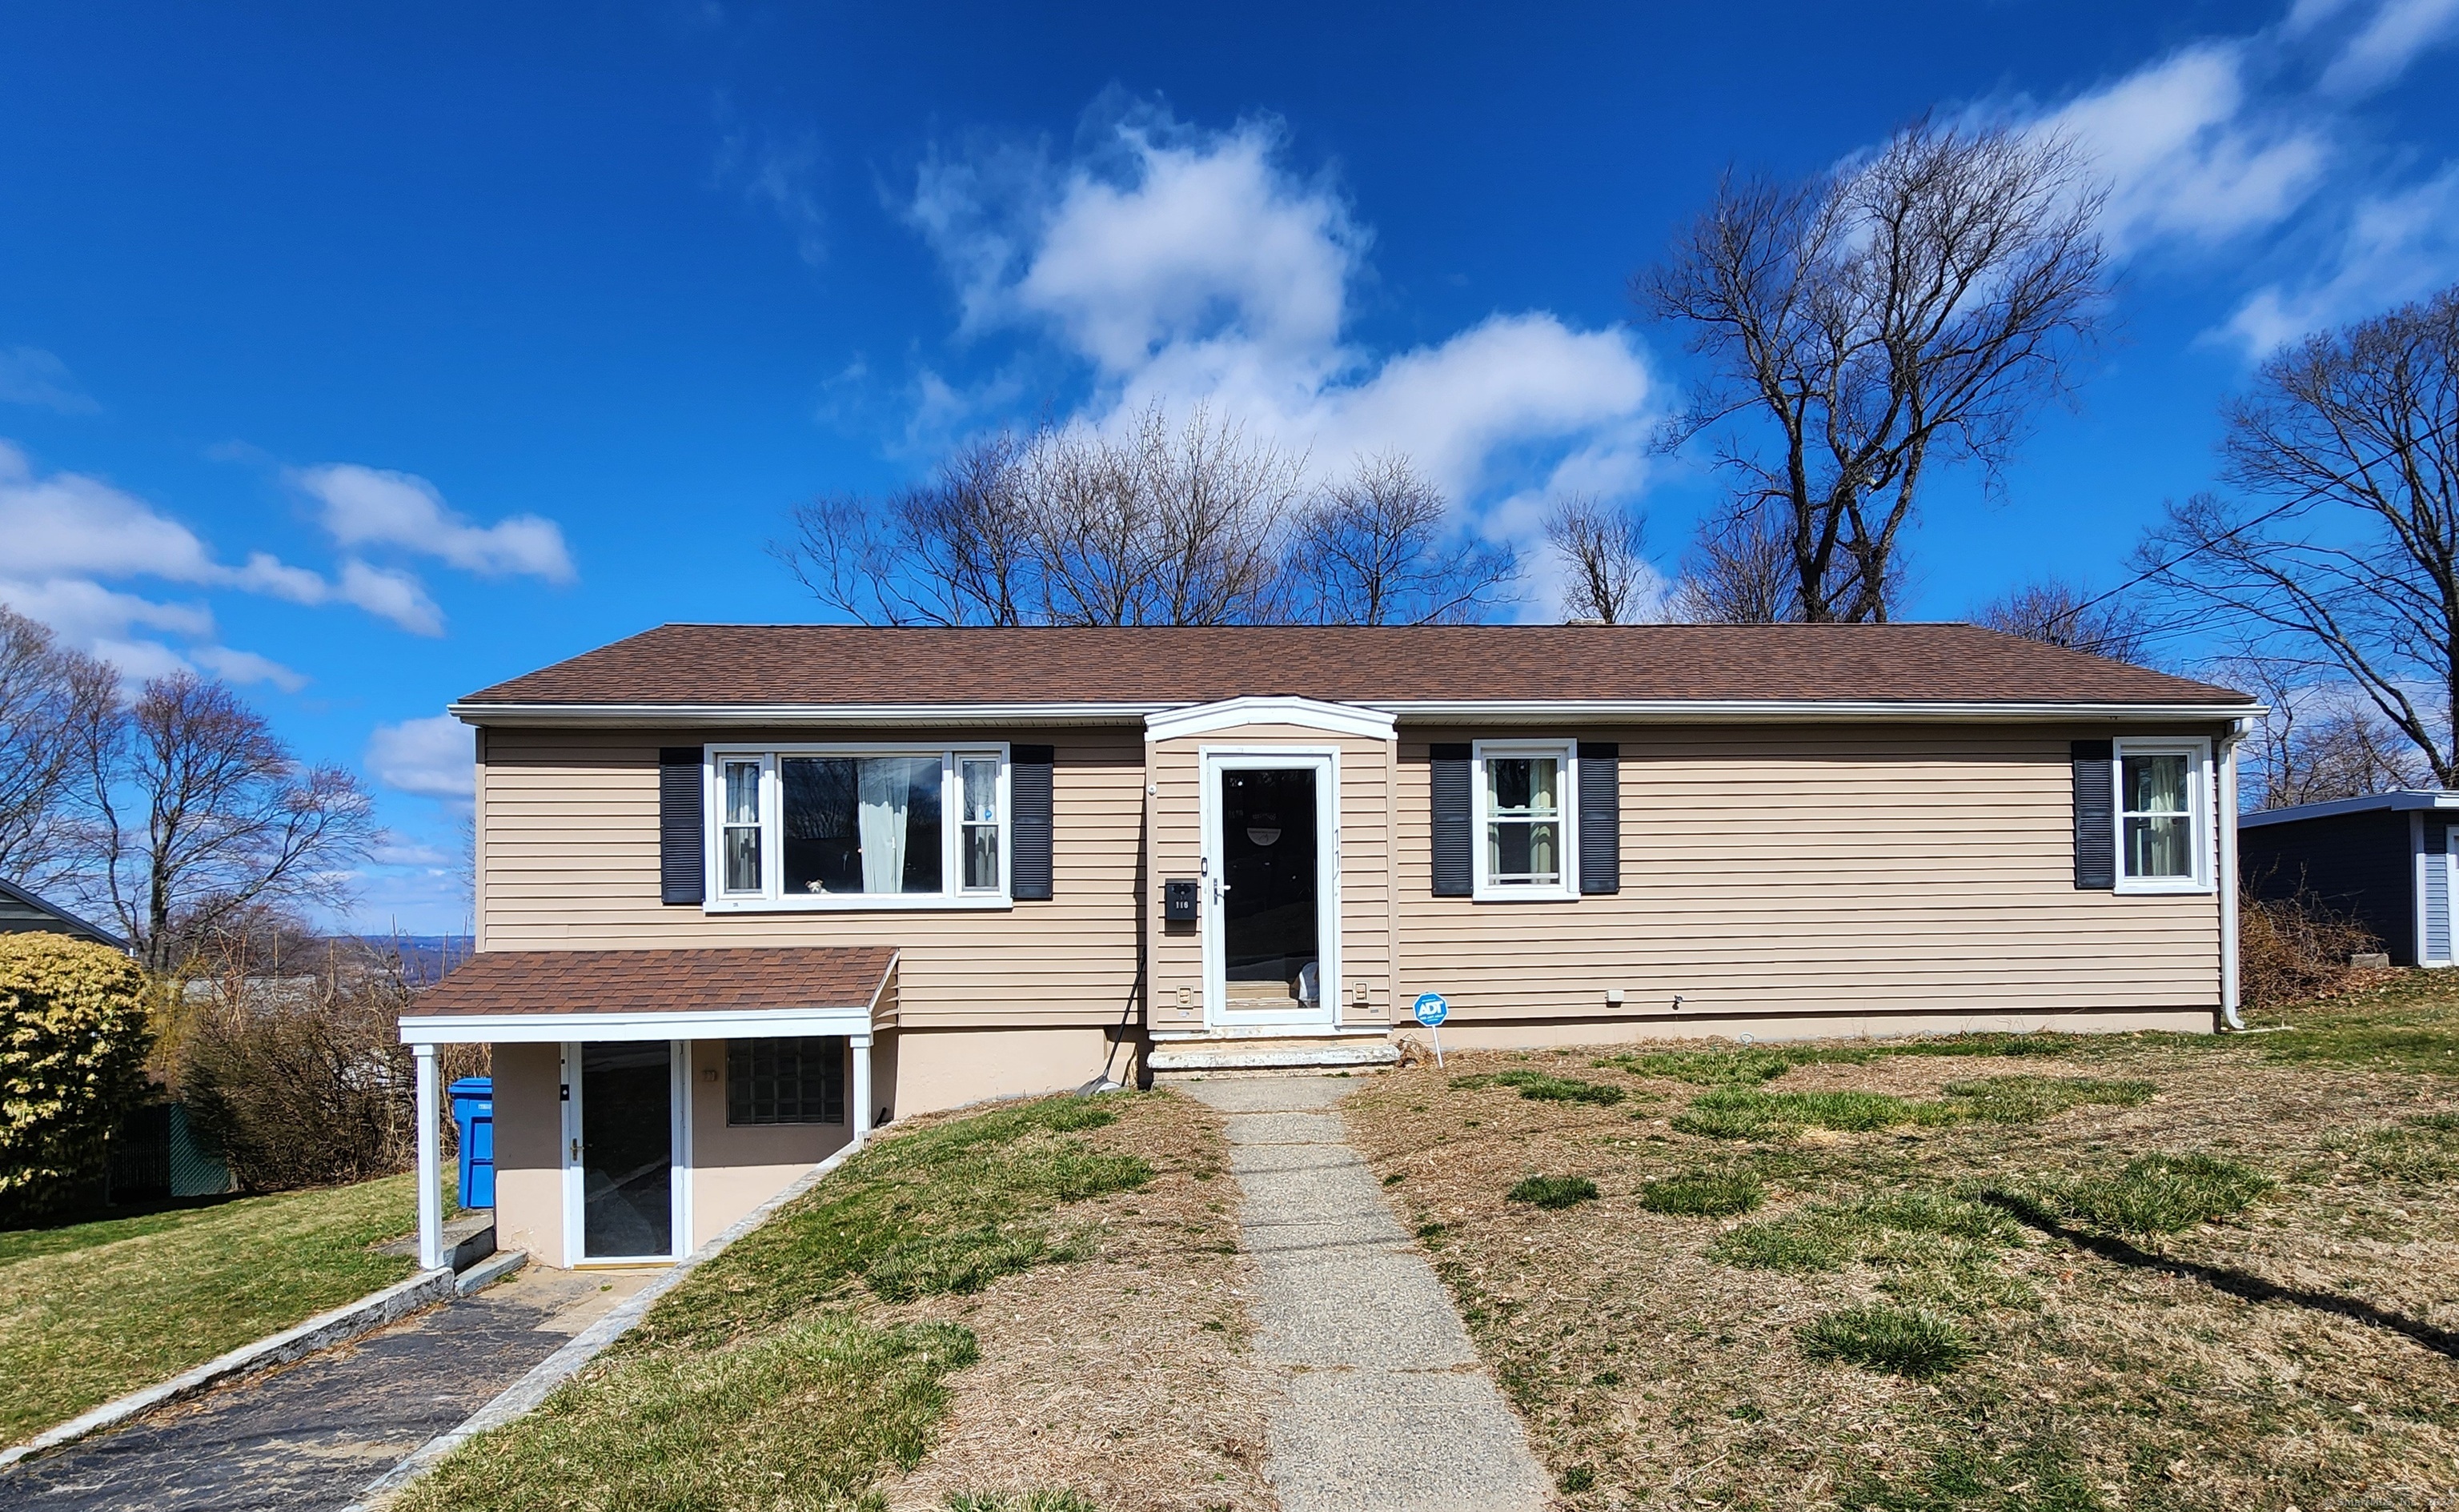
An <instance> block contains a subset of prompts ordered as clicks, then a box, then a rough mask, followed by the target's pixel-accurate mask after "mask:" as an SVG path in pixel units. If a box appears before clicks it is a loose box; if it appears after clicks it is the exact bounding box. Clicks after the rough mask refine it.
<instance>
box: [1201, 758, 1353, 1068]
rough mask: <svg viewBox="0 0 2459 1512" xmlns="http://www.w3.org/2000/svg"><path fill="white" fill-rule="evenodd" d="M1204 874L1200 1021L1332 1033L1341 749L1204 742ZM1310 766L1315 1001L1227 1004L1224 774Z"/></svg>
mask: <svg viewBox="0 0 2459 1512" xmlns="http://www.w3.org/2000/svg"><path fill="white" fill-rule="evenodd" d="M1198 754H1199V755H1200V756H1201V758H1202V763H1203V766H1202V770H1203V782H1202V784H1201V787H1202V798H1201V804H1200V808H1201V812H1202V820H1203V824H1202V831H1203V835H1202V844H1203V848H1204V850H1203V858H1202V869H1203V870H1202V875H1203V881H1202V883H1201V884H1200V885H1201V886H1202V888H1203V890H1204V892H1203V903H1202V905H1201V907H1202V917H1203V921H1204V925H1203V935H1204V1021H1205V1025H1206V1027H1208V1028H1210V1029H1214V1030H1235V1029H1241V1028H1249V1027H1269V1028H1273V1029H1279V1030H1284V1031H1288V1032H1294V1033H1300V1034H1303V1033H1308V1032H1310V1031H1312V1032H1315V1033H1330V1032H1331V1031H1332V1030H1333V1029H1334V1028H1335V1027H1336V1026H1337V1025H1338V1023H1339V1020H1340V749H1339V747H1337V746H1205V747H1203V748H1202V749H1201V750H1200V751H1199V753H1198ZM1283 769H1307V770H1312V771H1314V807H1315V831H1314V832H1315V911H1316V912H1315V1001H1314V1006H1312V1007H1310V1006H1308V1005H1306V1004H1304V1003H1298V1002H1293V1003H1292V1004H1291V1005H1290V1006H1289V1007H1287V1008H1266V1009H1239V1010H1234V1011H1233V1010H1232V1009H1231V1008H1230V1007H1229V984H1228V981H1227V979H1226V974H1225V972H1224V969H1223V968H1224V966H1225V964H1226V958H1225V952H1224V945H1223V941H1222V935H1221V930H1222V922H1223V920H1222V912H1221V902H1222V888H1223V883H1222V876H1221V857H1222V854H1223V850H1222V840H1221V817H1222V815H1221V774H1222V773H1223V772H1225V771H1272V770H1283Z"/></svg>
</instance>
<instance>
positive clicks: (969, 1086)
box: [872, 1027, 1137, 1118]
mask: <svg viewBox="0 0 2459 1512" xmlns="http://www.w3.org/2000/svg"><path fill="white" fill-rule="evenodd" d="M1130 1033H1132V1030H1131V1031H1130ZM882 1039H883V1040H884V1041H885V1043H884V1044H883V1045H882V1047H881V1049H880V1052H879V1054H878V1055H877V1057H876V1059H874V1060H873V1061H872V1068H873V1072H874V1074H875V1075H879V1076H880V1077H881V1078H882V1081H881V1086H882V1087H883V1088H886V1087H889V1086H893V1088H894V1098H893V1111H894V1113H895V1116H896V1117H898V1118H911V1117H913V1116H914V1115H915V1114H919V1113H936V1112H939V1111H941V1110H942V1109H946V1108H952V1107H962V1106H964V1105H965V1104H967V1103H984V1102H988V1101H990V1100H992V1099H994V1098H1012V1097H1031V1096H1035V1095H1038V1094H1040V1093H1044V1092H1061V1091H1065V1090H1067V1089H1069V1088H1072V1087H1080V1086H1082V1085H1083V1084H1084V1083H1085V1082H1090V1081H1092V1080H1093V1079H1094V1078H1095V1077H1097V1076H1100V1075H1101V1074H1102V1068H1103V1063H1104V1061H1107V1063H1108V1065H1109V1068H1110V1075H1111V1076H1112V1077H1113V1078H1115V1079H1116V1080H1118V1081H1119V1082H1124V1083H1125V1084H1127V1085H1129V1086H1132V1085H1134V1084H1135V1082H1136V1074H1137V1065H1136V1055H1137V1052H1136V1046H1135V1045H1134V1043H1133V1042H1132V1041H1130V1042H1129V1043H1125V1044H1122V1045H1120V1046H1118V1049H1117V1053H1116V1055H1115V1056H1113V1055H1112V1053H1111V1041H1110V1037H1109V1036H1108V1035H1107V1034H1105V1033H1103V1031H1102V1030H1100V1029H1094V1028H1055V1027H1020V1028H1015V1029H910V1028H909V1029H899V1030H897V1031H896V1032H895V1033H894V1034H893V1035H888V1036H883V1037H882ZM892 1076H893V1081H892V1080H889V1079H890V1078H891V1077H892ZM875 1096H876V1098H877V1100H878V1101H879V1102H882V1103H888V1102H890V1094H889V1093H888V1092H887V1091H886V1090H882V1091H879V1092H878V1093H876V1094H875Z"/></svg>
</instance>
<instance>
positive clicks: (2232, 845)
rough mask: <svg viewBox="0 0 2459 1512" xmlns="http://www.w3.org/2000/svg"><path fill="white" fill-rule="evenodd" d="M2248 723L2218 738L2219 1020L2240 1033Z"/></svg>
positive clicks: (2236, 724)
mask: <svg viewBox="0 0 2459 1512" xmlns="http://www.w3.org/2000/svg"><path fill="white" fill-rule="evenodd" d="M2252 725H2253V722H2252V721H2251V720H2242V719H2240V720H2232V721H2231V722H2230V723H2229V732H2228V733H2227V734H2226V735H2223V736H2221V737H2220V803H2219V810H2220V813H2219V827H2220V874H2219V884H2220V885H2219V899H2220V1020H2221V1021H2222V1022H2223V1023H2225V1024H2227V1025H2228V1026H2229V1027H2230V1028H2231V1029H2243V1028H2244V1027H2245V1019H2242V1018H2241V1017H2239V1016H2238V905H2237V747H2238V743H2239V742H2241V741H2243V740H2244V739H2245V737H2246V733H2247V731H2248V730H2249V729H2250V728H2251V727H2252Z"/></svg>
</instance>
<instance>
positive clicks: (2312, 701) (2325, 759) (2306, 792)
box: [2210, 655, 2426, 809]
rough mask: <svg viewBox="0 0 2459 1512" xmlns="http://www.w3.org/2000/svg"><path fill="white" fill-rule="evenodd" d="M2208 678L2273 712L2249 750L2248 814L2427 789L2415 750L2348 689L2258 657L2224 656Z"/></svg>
mask: <svg viewBox="0 0 2459 1512" xmlns="http://www.w3.org/2000/svg"><path fill="white" fill-rule="evenodd" d="M2210 675H2211V676H2212V677H2214V678H2215V679H2217V680H2219V681H2222V682H2226V683H2234V684H2238V685H2240V686H2243V687H2246V688H2249V689H2251V690H2252V691H2253V692H2254V693H2255V695H2256V696H2257V697H2259V699H2261V700H2262V702H2263V704H2265V705H2266V706H2267V707H2268V708H2269V710H2270V712H2268V713H2267V714H2265V715H2264V716H2263V717H2262V719H2261V720H2260V721H2259V723H2258V724H2257V725H2256V726H2255V729H2254V740H2253V741H2252V743H2251V744H2250V745H2249V746H2248V747H2247V758H2248V759H2247V766H2248V767H2249V768H2250V771H2249V775H2250V776H2251V777H2252V778H2253V779H2254V782H2253V788H2254V791H2253V792H2252V793H2251V794H2250V795H2249V797H2248V800H2247V804H2248V807H2249V808H2253V809H2285V808H2287V807H2289V806H2290V805H2292V804H2307V803H2323V802H2327V801H2329V800H2331V799H2334V798H2362V797H2364V796H2366V795H2367V794H2369V793H2379V792H2392V791H2396V790H2397V789H2399V788H2419V787H2423V786H2424V785H2425V780H2426V779H2425V774H2424V770H2423V767H2424V763H2423V762H2421V761H2419V760H2418V759H2417V755H2416V752H2415V750H2414V749H2413V748H2412V747H2411V746H2408V744H2407V742H2406V741H2405V740H2404V739H2402V738H2401V736H2400V733H2399V731H2397V730H2395V729H2393V728H2392V727H2391V726H2390V725H2389V723H2388V722H2387V721H2385V720H2384V719H2383V717H2382V716H2381V714H2380V713H2378V712H2377V711H2376V710H2375V708H2374V706H2373V704H2371V703H2370V702H2369V701H2368V700H2367V699H2366V698H2365V696H2364V694H2363V693H2360V692H2359V691H2358V690H2357V689H2356V688H2354V687H2352V686H2350V685H2349V684H2347V683H2321V684H2316V683H2299V682H2298V680H2297V676H2296V670H2295V668H2294V666H2293V665H2292V664H2290V663H2287V662H2280V661H2279V660H2277V659H2275V658H2270V657H2264V656H2259V655H2239V656H2234V657H2228V658H2224V659H2222V660H2221V661H2219V662H2215V663H2214V664H2213V666H2212V667H2211V669H2210Z"/></svg>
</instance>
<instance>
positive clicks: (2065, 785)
mask: <svg viewBox="0 0 2459 1512" xmlns="http://www.w3.org/2000/svg"><path fill="white" fill-rule="evenodd" d="M1479 733H1482V732H1478V731H1472V730H1467V729H1452V730H1441V729H1428V728H1420V727H1412V728H1409V729H1406V730H1404V731H1403V732H1402V739H1401V742H1400V749H1399V788H1398V794H1399V813H1400V816H1401V817H1400V827H1399V884H1400V887H1399V893H1400V907H1399V914H1400V973H1399V980H1398V994H1397V996H1396V998H1395V999H1394V1000H1395V1002H1396V1004H1397V1005H1398V1007H1399V1008H1400V1009H1402V1010H1405V1008H1406V1005H1407V1004H1408V1003H1409V1002H1410V1001H1411V1000H1412V999H1413V998H1414V997H1415V995H1416V994H1418V993H1419V992H1425V991H1438V992H1440V993H1442V994H1443V995H1444V997H1445V998H1448V999H1449V1000H1450V1003H1451V1006H1452V1013H1453V1019H1454V1024H1455V1025H1459V1026H1460V1027H1458V1028H1453V1029H1450V1030H1449V1031H1448V1032H1447V1034H1446V1041H1447V1042H1452V1041H1453V1040H1455V1039H1456V1038H1457V1039H1458V1042H1461V1043H1468V1042H1471V1040H1472V1039H1473V1037H1474V1035H1475V1033H1476V1031H1475V1029H1474V1027H1473V1026H1475V1025H1477V1024H1478V1023H1480V1022H1496V1021H1502V1020H1529V1019H1545V1020H1574V1021H1576V1020H1582V1019H1587V1020H1595V1019H1641V1020H1642V1022H1641V1023H1640V1024H1639V1025H1637V1026H1636V1027H1635V1028H1634V1029H1633V1030H1632V1031H1631V1032H1636V1033H1645V1034H1650V1035H1655V1034H1665V1033H1678V1032H1682V1031H1681V1030H1680V1028H1679V1027H1678V1024H1677V1023H1676V1022H1675V1020H1718V1021H1728V1022H1729V1027H1730V1025H1732V1024H1739V1025H1744V1026H1746V1027H1747V1025H1748V1024H1749V1023H1750V1022H1751V1020H1752V1019H1754V1017H1755V1016H1758V1015H1788V1016H1828V1015H1832V1016H1839V1018H1838V1019H1837V1020H1835V1021H1837V1022H1839V1024H1840V1023H1845V1022H1853V1021H1859V1020H1858V1019H1857V1018H1856V1016H1864V1015H1897V1014H1908V1013H1911V1014H1923V1015H1932V1016H1944V1019H1947V1020H1952V1021H1955V1022H1959V1023H1962V1022H1967V1021H1968V1022H1973V1023H1983V1022H1986V1023H1990V1024H2021V1025H2023V1026H2027V1027H2031V1026H2037V1025H2039V1024H2041V1023H2045V1022H2050V1021H2053V1020H2058V1019H2062V1018H2063V1017H2064V1016H2068V1015H2094V1014H2109V1013H2125V1014H2130V1015H2131V1014H2136V1013H2141V1012H2144V1011H2175V1012H2180V1013H2186V1014H2188V1015H2190V1016H2191V1015H2200V1016H2202V1019H2201V1021H2202V1022H2203V1023H2204V1025H2205V1026H2206V1027H2208V1016H2209V1015H2210V1013H2211V1011H2212V1010H2213V1008H2214V1007H2215V1005H2217V1002H2218V1000H2219V969H2220V960H2219V956H2220V928H2219V913H2218V906H2217V897H2216V896H2215V895H2213V894H2210V893H2199V894H2192V895H2170V896H2132V895H2118V894H2113V893H2106V892H2084V891H2078V890H2077V889H2076V888H2075V886H2074V873H2073V860H2074V858H2073V829H2072V824H2073V818H2072V815H2073V791H2072V775H2071V772H2072V768H2071V767H2070V751H2069V742H2070V740H2074V739H2089V738H2094V737H2105V736H2106V735H2108V734H2109V733H2110V732H2109V731H2107V730H2106V729H2086V728H2076V729H2053V730H2037V729H2023V728H2013V727H1996V726H1955V727H1888V726H1865V727H1860V728H1845V727H1833V728H1823V727H1819V726H1798V725H1797V726H1788V727H1771V728H1751V727H1740V726H1735V727H1714V726H1708V727H1697V728H1692V729H1669V728H1665V727H1662V726H1638V727H1629V728H1622V729H1610V728H1607V729H1599V728H1584V729H1571V730H1564V731H1560V732H1556V731H1545V732H1544V733H1546V734H1549V735H1550V734H1556V733H1560V734H1563V735H1566V736H1579V737H1582V738H1586V739H1590V740H1610V741H1616V742H1619V744H1620V746H1621V747H1622V753H1621V768H1620V789H1621V801H1622V827H1621V829H1622V834H1621V847H1622V891H1621V892H1620V893H1617V894H1613V895H1607V896H1593V897H1582V898H1578V899H1575V900H1569V901H1560V902H1542V903H1539V902H1530V903H1480V902H1475V901H1472V900H1470V899H1467V898H1438V897H1434V896H1432V895H1431V891H1430V890H1431V881H1432V879H1431V858H1430V837H1429V830H1428V823H1427V809H1428V793H1427V777H1428V767H1427V746H1429V745H1430V744H1433V743H1437V742H1445V741H1467V740H1471V739H1474V738H1476V736H1477V735H1478V734H1479ZM1514 733H1519V732H1517V731H1515V732H1514ZM1529 733H1537V732H1534V731H1531V732H1529ZM2187 733H2196V734H2201V733H2206V732H2204V731H2200V730H2194V731H2188V732H2187ZM1615 989H1619V990H1620V991H1621V992H1622V994H1623V996H1624V1002H1623V1005H1622V1006H1620V1007H1614V1006H1610V1005H1608V1001H1607V994H1608V992H1609V991H1612V990H1615ZM1677 994H1679V995H1680V996H1681V998H1682V999H1683V1001H1682V1005H1681V1007H1680V1008H1679V1009H1678V1010H1677V1009H1675V1008H1674V1007H1673V1003H1672V999H1673V998H1674V997H1675V995H1677ZM1402 1017H1403V1014H1402V1013H1399V1012H1396V1014H1395V1015H1394V1019H1395V1021H1398V1019H1400V1018H1402ZM1532 1032H1535V1031H1534V1030H1516V1031H1515V1034H1518V1035H1520V1036H1521V1038H1520V1039H1517V1040H1514V1042H1528V1041H1527V1040H1526V1039H1525V1035H1526V1034H1528V1033H1532ZM1566 1032H1568V1033H1574V1034H1576V1035H1577V1037H1579V1038H1580V1039H1581V1040H1594V1039H1596V1038H1597V1037H1598V1035H1599V1032H1600V1029H1599V1027H1598V1026H1594V1025H1588V1026H1577V1025H1575V1026H1574V1028H1573V1029H1571V1030H1567V1031H1566ZM1701 1032H1705V1031H1701ZM1790 1032H1798V1033H1851V1032H1854V1031H1853V1030H1852V1029H1850V1028H1844V1027H1832V1028H1821V1027H1818V1025H1817V1023H1816V1022H1814V1021H1813V1020H1812V1019H1808V1018H1801V1019H1797V1027H1796V1028H1795V1029H1794V1030H1792V1031H1790Z"/></svg>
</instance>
